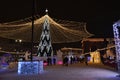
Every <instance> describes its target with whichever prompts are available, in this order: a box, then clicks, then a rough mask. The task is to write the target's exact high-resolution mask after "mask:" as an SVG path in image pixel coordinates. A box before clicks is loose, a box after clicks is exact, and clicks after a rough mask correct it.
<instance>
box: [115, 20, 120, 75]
mask: <svg viewBox="0 0 120 80" xmlns="http://www.w3.org/2000/svg"><path fill="white" fill-rule="evenodd" d="M118 28H120V21H118V22H116V23H114V24H113V32H114V40H115V45H116V47H115V48H116V61H117V65H118V72H119V73H120V33H119V29H118Z"/></svg>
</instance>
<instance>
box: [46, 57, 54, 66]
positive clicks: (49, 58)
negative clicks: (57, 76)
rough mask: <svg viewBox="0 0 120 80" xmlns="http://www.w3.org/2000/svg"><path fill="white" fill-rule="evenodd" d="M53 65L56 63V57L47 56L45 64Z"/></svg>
mask: <svg viewBox="0 0 120 80" xmlns="http://www.w3.org/2000/svg"><path fill="white" fill-rule="evenodd" d="M52 64H53V65H55V64H56V57H53V58H51V57H48V58H47V65H48V66H49V65H52Z"/></svg>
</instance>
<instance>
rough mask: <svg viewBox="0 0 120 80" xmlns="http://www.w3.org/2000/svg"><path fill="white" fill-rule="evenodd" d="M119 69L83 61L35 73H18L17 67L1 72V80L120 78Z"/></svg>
mask: <svg viewBox="0 0 120 80" xmlns="http://www.w3.org/2000/svg"><path fill="white" fill-rule="evenodd" d="M117 75H118V73H117V71H116V70H115V69H113V68H110V67H108V66H104V65H103V64H89V65H85V64H83V63H77V64H72V65H70V64H69V65H68V66H63V65H55V66H45V67H44V72H43V73H40V74H34V75H20V74H17V69H16V70H15V69H14V70H7V71H2V72H0V80H120V77H116V76H117Z"/></svg>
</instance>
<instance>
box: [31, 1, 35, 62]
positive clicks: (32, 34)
mask: <svg viewBox="0 0 120 80" xmlns="http://www.w3.org/2000/svg"><path fill="white" fill-rule="evenodd" d="M34 12H35V0H32V30H31V32H32V33H31V55H30V60H31V61H32V60H33V56H32V54H33V46H34Z"/></svg>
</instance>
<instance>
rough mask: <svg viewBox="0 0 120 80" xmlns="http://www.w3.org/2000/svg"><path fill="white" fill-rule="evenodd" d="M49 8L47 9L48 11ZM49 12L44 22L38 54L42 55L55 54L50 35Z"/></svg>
mask: <svg viewBox="0 0 120 80" xmlns="http://www.w3.org/2000/svg"><path fill="white" fill-rule="evenodd" d="M47 12H48V10H46V13H47ZM47 16H48V15H47V14H46V17H45V20H44V23H43V27H42V33H41V37H40V43H39V46H38V56H40V57H48V56H52V55H53V53H52V52H53V49H52V44H51V36H50V23H49V20H48V18H47Z"/></svg>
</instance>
